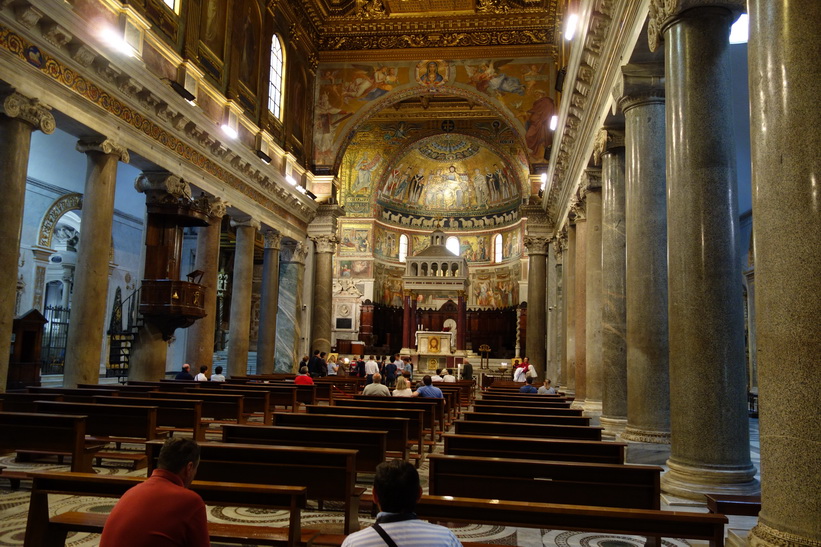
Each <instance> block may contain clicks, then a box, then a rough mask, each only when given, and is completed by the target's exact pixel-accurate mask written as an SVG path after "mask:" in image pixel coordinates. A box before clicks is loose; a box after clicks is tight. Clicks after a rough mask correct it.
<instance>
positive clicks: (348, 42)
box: [319, 26, 554, 51]
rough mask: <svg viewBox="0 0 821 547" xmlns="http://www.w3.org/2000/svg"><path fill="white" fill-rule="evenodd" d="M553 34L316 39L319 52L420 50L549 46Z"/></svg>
mask: <svg viewBox="0 0 821 547" xmlns="http://www.w3.org/2000/svg"><path fill="white" fill-rule="evenodd" d="M551 36H552V34H551V33H549V32H548V31H547V30H545V29H544V28H543V27H541V28H540V27H537V26H534V27H533V28H530V29H528V28H525V29H515V30H484V31H467V30H465V31H462V32H458V31H457V32H453V31H449V32H434V31H428V32H413V33H397V34H384V33H383V34H379V35H377V34H373V35H368V34H362V33H355V32H351V33H350V34H348V33H345V34H327V35H323V36H322V37H320V39H319V49H320V50H321V51H358V50H385V49H419V48H443V47H471V46H474V47H475V46H483V47H488V46H522V45H535V44H539V45H550V44H551V41H550V37H551ZM552 51H554V50H552Z"/></svg>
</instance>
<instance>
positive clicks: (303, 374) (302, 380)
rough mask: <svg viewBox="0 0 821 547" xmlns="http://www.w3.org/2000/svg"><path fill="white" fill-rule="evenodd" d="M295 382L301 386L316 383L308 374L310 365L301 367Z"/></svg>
mask: <svg viewBox="0 0 821 547" xmlns="http://www.w3.org/2000/svg"><path fill="white" fill-rule="evenodd" d="M294 383H295V384H297V385H300V386H309V385H311V384H313V383H314V379H313V378H311V375H310V374H308V367H302V368H301V369H299V374H297V376H296V378H294Z"/></svg>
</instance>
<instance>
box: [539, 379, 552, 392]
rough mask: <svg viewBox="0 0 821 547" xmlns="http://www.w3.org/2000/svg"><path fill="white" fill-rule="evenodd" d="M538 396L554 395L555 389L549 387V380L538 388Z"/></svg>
mask: <svg viewBox="0 0 821 547" xmlns="http://www.w3.org/2000/svg"><path fill="white" fill-rule="evenodd" d="M539 395H556V389H555V388H554V387H553V386H551V385H550V378H547V379H546V380H545V381H544V385H543V386H541V387H539Z"/></svg>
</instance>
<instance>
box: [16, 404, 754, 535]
mask: <svg viewBox="0 0 821 547" xmlns="http://www.w3.org/2000/svg"><path fill="white" fill-rule="evenodd" d="M750 441H751V442H750V445H751V456H752V460H753V463H754V464H755V465H756V467H757V468H758V469H760V454H759V441H758V420H757V419H751V420H750ZM126 448H127V447H126ZM133 448H134V449H139V447H137V446H135V447H133ZM441 449H442V448H441V443H440V444H439V446H437V447H436V449H435V451H437V452H438V451H441ZM102 463H103V465H102V466H100V467H95V470H96V471H97V472H98V473H101V474H111V475H138V476H139V475H144V473H145V470H138V471H131V470H129V469H128V468H127V467H126V466H125V465H120V464H119V462H117V461H115V460H103V462H102ZM0 465H3V466H5V467H6V468H7V469H8V470H10V471H14V470H21V471H22V470H25V471H34V470H36V471H67V470H68V466H66V465H59V464H57V463H56V461H52V462H48V461H46V460H44V461H41V462H35V463H32V462H26V463H17V462H15V461H14V455H13V454H6V455H2V456H0ZM419 471H420V476H421V478H422V482H423V487H426V486H427V478H428V466H427V463H423V464H422V466H421V467H420V468H419ZM757 478H760V477H757ZM359 480H360V482H361V484H362V485H363V486H369V483H372V480H373V476H372V475H364V476H360V479H359ZM29 488H30V482H28V481H23V483H22V486H21V488H20V490H18V491H12V490H11V489H10V487H9V482H8V481H7V480H2V479H0V546H13V545H22V544H23V538H24V535H25V528H26V514H27V510H28V501H29V490H28V489H29ZM50 499H51V506H50V509H51V511H52V512H53V513H54V514H57V513H62V512H65V511H88V512H104V513H107V512H109V511H110V510H111V508H112V507H113V505H114V502H115V500H112V499H107V498H88V497H74V496H51V497H50ZM668 502H670V500H665V499H664V498H662V509H672V510H676V511H697V512H706V508H705V507H704V506H703V505H702V506H699V505H693V504H685V505H681V506H680V505H679V504H677V503H675V501H672V502H670V503H671V504H668ZM340 509H341V507H338V506H337V507H335V506H334V504H332V503H326V504H325V506H324V507H323V510H322V511H319V510H318V508H317V507H316V506H315V505H313V506H311V508H310V509H309V510H306V511H303V513H302V526H303V528H306V529H307V528H314V529H319V530H320V531H322V532H325V533H333V534H340V533H342V522H343V516H342V513H341V511H340ZM208 518H209V520H211V521H215V522H228V523H248V524H256V525H262V524H272V525H274V526H281V525H286V524H287V513H285V512H275V511H266V510H261V509H252V508H237V507H217V506H209V507H208ZM372 522H373V519H372V518H371V517H370V515H369V514H368V513H365V512H362V513H361V514H360V524H361V525H362V526H363V527H364V526H368V525H370V524H372ZM732 524H733V522H732V520H731V525H732ZM453 531H454V533H455V534H456V535H457V536H458V537H459V539H460V540H462V541H475V542H484V543H493V544H498V545H510V546H521V547H538V546H542V545H544V546H556V547H633V546H636V547H640V546H643V545H644V542H645V540H644V538H643V537H639V536H612V535H604V534H597V533H587V532H568V531H562V530H536V529H525V528H513V527H504V526H489V525H479V524H477V525H468V526H462V527H458V528H454V529H453ZM98 544H99V536H98V535H95V534H85V533H75V534H72V535H69V538H68V541H67V542H66V545H68V546H71V547H91V546H95V545H98ZM663 544H664V546H665V547H687V546H688V545H690V543H688V542H687V541H685V540H668V539H665V540H664V541H663ZM693 544H697V542H693Z"/></svg>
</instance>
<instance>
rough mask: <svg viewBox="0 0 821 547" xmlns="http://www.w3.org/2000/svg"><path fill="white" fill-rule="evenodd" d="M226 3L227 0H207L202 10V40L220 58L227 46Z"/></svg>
mask: <svg viewBox="0 0 821 547" xmlns="http://www.w3.org/2000/svg"><path fill="white" fill-rule="evenodd" d="M226 3H227V0H205V1H204V5H203V6H202V11H201V12H200V40H201V41H202V43H203V44H205V45H206V46H207V47H208V49H209V50H211V53H213V54H214V55H215V56H216V57H217V58H218V59H220V60H221V59H222V55H223V48H224V47H225V22H226V18H227V17H226V9H225V7H226Z"/></svg>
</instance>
